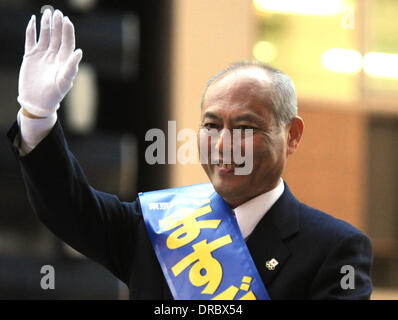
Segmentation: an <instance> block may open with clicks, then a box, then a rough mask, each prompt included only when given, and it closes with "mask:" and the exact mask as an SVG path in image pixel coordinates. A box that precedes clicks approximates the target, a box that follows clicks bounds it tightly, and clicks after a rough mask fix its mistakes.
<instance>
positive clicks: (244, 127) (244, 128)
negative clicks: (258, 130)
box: [236, 125, 254, 130]
mask: <svg viewBox="0 0 398 320" xmlns="http://www.w3.org/2000/svg"><path fill="white" fill-rule="evenodd" d="M236 129H240V130H249V129H252V130H254V128H253V127H252V126H248V125H241V126H237V128H236Z"/></svg>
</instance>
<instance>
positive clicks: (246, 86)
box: [198, 69, 288, 208]
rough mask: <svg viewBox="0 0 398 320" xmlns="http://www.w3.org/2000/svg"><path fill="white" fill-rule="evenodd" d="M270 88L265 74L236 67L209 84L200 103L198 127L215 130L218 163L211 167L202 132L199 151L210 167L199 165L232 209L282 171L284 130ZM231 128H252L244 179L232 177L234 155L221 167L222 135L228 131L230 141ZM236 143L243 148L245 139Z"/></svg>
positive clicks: (275, 180) (267, 186)
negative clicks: (248, 169) (248, 166)
mask: <svg viewBox="0 0 398 320" xmlns="http://www.w3.org/2000/svg"><path fill="white" fill-rule="evenodd" d="M269 90H270V82H269V79H268V76H267V74H266V73H265V72H264V71H262V70H257V69H238V70H236V71H232V72H230V73H228V74H227V75H224V76H223V77H222V78H221V79H218V80H217V81H216V82H215V83H213V84H212V85H211V86H210V87H209V88H208V91H207V94H206V97H205V99H204V102H203V108H202V115H201V125H200V129H216V130H218V132H219V137H218V138H217V143H216V145H215V151H216V152H219V159H220V160H219V161H220V163H219V164H212V163H211V160H210V157H211V143H210V141H209V139H206V137H204V138H203V135H205V132H206V130H200V134H199V139H198V145H199V148H207V150H208V154H209V160H208V163H207V164H204V163H202V167H203V169H204V170H205V171H206V174H207V175H208V177H209V179H210V181H211V182H212V184H213V185H214V188H215V190H216V191H217V193H218V194H219V195H221V196H222V197H223V198H224V200H226V201H227V202H228V203H229V205H230V206H232V207H233V208H234V207H237V206H239V205H240V204H242V203H244V202H246V201H248V200H250V199H252V198H254V197H256V196H258V195H260V194H262V193H264V192H266V191H269V190H271V189H273V188H274V187H275V186H276V185H277V184H278V182H279V178H280V176H281V175H282V172H283V169H284V167H285V161H286V148H287V138H288V137H287V136H288V130H287V129H285V128H281V127H279V126H278V125H277V123H276V121H275V119H274V116H273V113H272V105H271V101H270V100H269V98H268V97H267V96H268V94H267V92H269ZM233 129H242V130H243V129H253V136H252V138H253V140H252V142H253V155H252V159H253V169H252V171H251V172H250V173H249V174H247V175H236V174H235V170H234V168H235V165H236V164H234V162H233V157H232V165H223V163H222V162H223V148H224V147H223V144H224V142H225V141H224V140H223V139H224V138H225V135H224V132H225V131H227V130H228V131H230V136H231V137H232V136H233V134H232V130H233ZM201 135H202V139H201V138H200V136H201ZM234 143H235V141H234V142H233V143H231V145H232V148H233V146H234ZM240 145H241V148H242V149H244V146H245V144H244V138H242V141H241V144H240ZM213 147H214V144H213ZM202 150H203V149H202ZM213 150H214V149H213ZM213 152H214V151H213ZM242 154H244V150H242ZM213 156H214V155H213Z"/></svg>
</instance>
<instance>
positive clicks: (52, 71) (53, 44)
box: [17, 9, 83, 154]
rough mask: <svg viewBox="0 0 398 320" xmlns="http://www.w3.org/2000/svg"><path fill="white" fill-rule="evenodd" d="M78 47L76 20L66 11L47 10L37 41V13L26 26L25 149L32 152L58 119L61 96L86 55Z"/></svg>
mask: <svg viewBox="0 0 398 320" xmlns="http://www.w3.org/2000/svg"><path fill="white" fill-rule="evenodd" d="M82 54H83V52H82V50H80V49H77V50H75V31H74V27H73V24H72V23H71V21H70V20H69V18H68V17H64V16H63V14H62V12H61V11H59V10H55V12H54V14H52V13H51V10H49V9H47V10H45V11H44V13H43V16H42V18H41V22H40V36H39V40H38V41H36V17H35V16H34V15H33V16H32V17H31V19H30V21H29V23H28V26H27V28H26V38H25V54H24V57H23V62H22V65H21V70H20V73H19V83H18V98H17V100H18V102H19V104H20V105H21V107H22V108H21V110H20V113H19V115H18V121H19V125H20V129H21V137H22V141H21V149H22V150H23V151H24V153H25V154H26V153H28V152H30V151H31V150H32V149H33V148H35V147H36V145H37V144H38V143H39V142H40V141H41V140H42V139H43V138H44V137H45V136H46V135H47V134H48V132H49V131H50V130H51V128H52V127H53V126H54V124H55V122H56V120H57V113H56V111H57V110H58V108H59V106H60V102H61V100H62V99H63V98H64V97H65V95H66V94H67V93H68V91H69V90H70V89H71V88H72V85H73V80H74V78H75V77H76V75H77V72H78V65H79V62H80V60H81V58H82Z"/></svg>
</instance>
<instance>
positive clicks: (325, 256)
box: [8, 10, 372, 300]
mask: <svg viewBox="0 0 398 320" xmlns="http://www.w3.org/2000/svg"><path fill="white" fill-rule="evenodd" d="M50 19H52V23H50ZM32 21H33V22H32ZM32 21H31V22H30V23H29V24H28V27H27V32H26V45H25V56H24V60H23V63H22V66H21V71H20V78H19V96H18V102H19V103H20V105H21V109H20V111H19V113H18V121H17V122H16V123H14V125H13V126H12V128H11V129H10V131H9V134H8V136H9V140H10V143H11V145H12V148H13V150H14V152H15V155H16V158H17V160H18V162H19V164H20V166H21V172H22V176H23V179H24V182H25V185H26V188H27V193H28V196H29V200H30V203H31V205H32V207H33V208H34V211H35V213H36V214H37V215H38V217H39V218H40V220H41V221H42V222H43V223H44V224H45V225H46V226H47V227H48V228H49V229H50V230H51V231H52V232H53V233H54V234H55V235H57V236H58V237H59V238H61V239H62V240H63V241H65V242H66V243H68V244H69V245H70V246H72V247H73V248H75V249H76V250H78V251H80V252H81V253H82V254H84V255H86V256H87V257H89V258H91V259H93V260H94V261H97V262H99V263H101V264H102V265H104V266H105V267H106V268H108V269H109V270H110V271H111V272H112V273H113V274H114V275H115V276H117V277H118V278H119V279H120V280H121V281H123V282H125V283H126V285H127V286H128V287H129V289H130V297H131V298H132V299H172V298H174V299H223V300H232V299H235V300H236V299H368V298H369V297H370V294H371V291H372V283H371V279H370V268H371V263H372V248H371V243H370V241H369V239H368V238H367V236H366V235H364V234H363V233H362V232H361V231H359V230H357V229H355V228H354V227H353V226H351V225H349V224H348V223H346V222H344V221H341V220H338V219H336V218H334V217H332V216H331V215H328V214H326V213H323V212H321V211H318V210H316V209H313V208H311V207H309V206H307V205H305V204H302V203H300V202H299V201H298V200H296V199H295V198H294V196H293V195H292V193H291V192H290V190H289V188H288V186H287V184H286V183H285V182H284V181H283V180H282V178H281V177H282V173H283V171H284V168H285V165H286V161H287V158H288V156H289V155H291V154H292V153H294V152H295V151H296V149H297V147H298V144H299V142H300V139H301V136H302V133H303V120H302V119H301V118H300V117H299V116H298V115H297V99H296V94H295V90H294V86H293V83H292V81H291V80H290V78H289V77H288V76H287V75H286V74H284V73H283V72H281V71H279V70H276V69H274V68H271V67H269V66H266V65H263V64H261V63H258V62H240V63H237V64H234V65H232V66H230V67H228V68H227V69H225V70H223V71H222V72H220V73H219V74H217V75H216V76H214V77H213V78H212V79H211V80H210V82H209V84H208V86H207V88H206V90H205V93H204V95H203V99H202V105H201V108H202V112H201V127H200V134H199V139H198V145H199V148H200V149H201V151H203V150H206V151H207V152H206V154H207V160H208V161H204V163H203V164H202V166H203V168H204V170H205V172H206V173H207V175H208V177H209V179H210V181H211V183H207V184H200V185H194V186H186V187H180V188H173V189H167V190H159V191H153V192H145V193H140V194H139V196H138V198H137V199H136V200H135V201H132V202H121V201H120V200H119V199H118V198H117V197H116V196H114V195H110V194H106V193H103V192H101V191H97V190H95V189H94V188H92V187H91V186H90V185H89V183H88V182H87V180H86V178H85V176H84V173H83V171H82V169H81V168H80V166H79V164H78V161H77V160H76V158H75V157H74V156H73V155H72V153H71V152H70V150H69V147H68V144H67V142H66V139H65V137H64V134H63V131H62V127H61V124H60V122H59V120H58V118H57V109H58V107H59V103H60V102H61V100H62V99H63V97H64V96H65V94H66V93H67V92H68V91H69V90H70V88H71V87H72V84H73V79H74V77H75V76H76V74H77V72H78V64H79V61H80V59H81V57H82V52H81V50H75V45H74V43H75V39H74V30H73V25H72V23H71V22H70V20H69V19H68V18H66V17H63V14H62V13H61V12H60V11H58V10H56V11H55V12H54V14H53V15H52V14H51V12H50V11H48V10H47V11H45V12H44V14H43V17H42V20H41V31H40V39H39V41H38V42H36V28H35V23H34V18H32ZM51 29H52V30H51ZM211 130H214V131H216V133H217V135H216V139H215V141H214V143H213V142H212V141H211V137H210V136H209V132H210V131H211ZM233 130H245V135H241V136H239V137H237V136H234V137H233V140H234V141H233V142H232V143H230V145H227V146H226V148H225V145H226V142H227V140H229V139H227V138H226V137H227V136H228V134H229V136H231V134H230V133H231V131H233ZM246 130H249V131H248V132H249V133H248V132H247V131H246ZM237 140H239V142H240V144H238V143H237V142H238V141H237ZM247 140H249V141H250V146H251V149H250V152H249V149H248V145H247V144H246V143H243V142H246V141H247ZM237 146H239V147H237ZM234 148H237V149H239V150H233V149H234ZM234 151H239V152H241V153H242V152H243V153H247V154H246V156H247V155H248V156H250V162H251V170H249V172H247V173H246V174H236V169H239V168H241V167H242V166H244V164H242V163H238V162H237V161H235V158H233V160H232V162H231V161H226V159H227V157H226V152H227V153H228V152H234ZM214 152H216V153H217V154H216V155H217V158H218V160H219V161H218V163H217V162H216V163H214V161H212V160H213V157H214V156H215V155H214ZM246 161H248V160H247V158H246ZM347 266H350V268H349V269H348V270H351V274H348V275H344V274H342V273H341V270H347ZM346 276H347V277H350V281H349V285H346V283H344V279H345V278H344V277H346Z"/></svg>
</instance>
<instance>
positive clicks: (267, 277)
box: [247, 185, 372, 299]
mask: <svg viewBox="0 0 398 320" xmlns="http://www.w3.org/2000/svg"><path fill="white" fill-rule="evenodd" d="M247 245H248V247H249V250H250V252H251V254H252V257H253V260H254V261H255V263H256V265H257V268H258V270H259V272H260V275H261V277H262V279H263V281H264V284H265V285H266V287H267V289H268V291H269V294H270V296H271V298H272V299H368V298H369V296H370V294H371V290H372V284H371V279H370V268H371V263H372V248H371V243H370V240H369V238H368V237H367V236H366V235H365V234H364V233H363V232H361V231H360V230H358V229H356V228H355V227H353V226H352V225H350V224H349V223H347V222H345V221H342V220H339V219H336V218H335V217H333V216H331V215H329V214H327V213H324V212H322V211H320V210H317V209H314V208H311V207H309V206H308V205H305V204H303V203H300V202H299V201H298V200H297V199H295V197H294V196H293V194H292V193H291V192H290V190H289V188H288V186H287V185H285V192H284V193H283V194H282V196H281V198H280V199H279V200H278V201H277V202H276V203H275V204H274V206H273V207H272V208H271V209H270V210H269V212H268V213H267V214H266V215H265V216H264V218H263V219H262V220H261V221H260V223H259V225H258V226H257V227H256V229H255V230H254V231H253V233H252V235H251V236H250V238H249V240H248V241H247ZM270 259H276V260H277V261H278V265H277V266H276V267H275V269H274V270H269V269H268V268H267V265H266V262H267V261H268V260H270ZM347 265H348V266H352V268H353V270H354V273H355V275H354V276H355V279H354V283H355V284H354V287H355V288H353V289H344V288H345V287H346V286H345V285H342V283H341V281H342V279H343V277H344V274H342V273H341V271H342V268H343V267H344V266H347ZM343 280H344V279H343Z"/></svg>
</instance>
